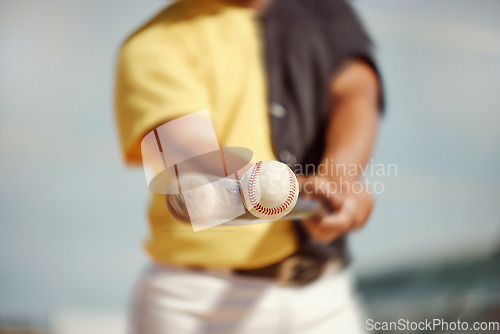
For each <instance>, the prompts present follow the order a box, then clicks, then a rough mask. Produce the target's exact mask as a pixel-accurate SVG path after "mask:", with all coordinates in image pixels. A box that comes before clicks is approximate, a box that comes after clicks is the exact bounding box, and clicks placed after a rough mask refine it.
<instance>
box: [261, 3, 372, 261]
mask: <svg viewBox="0 0 500 334" xmlns="http://www.w3.org/2000/svg"><path fill="white" fill-rule="evenodd" d="M262 24H263V29H264V37H265V58H266V65H267V71H268V83H269V98H270V101H269V102H270V113H271V129H272V141H273V145H274V150H275V153H276V156H277V157H278V158H279V159H280V160H281V161H282V162H284V163H287V164H288V165H289V166H290V167H291V168H292V169H294V170H295V171H296V172H303V173H304V172H306V165H308V164H315V165H317V164H319V163H320V159H321V157H322V156H323V152H324V149H325V132H326V126H327V124H328V109H329V103H330V102H331V101H330V96H329V89H330V84H331V81H332V78H333V77H334V76H335V74H336V73H337V72H338V71H339V70H340V69H341V67H342V66H343V65H344V64H345V63H346V62H347V61H348V60H351V59H362V60H364V61H366V62H367V63H368V64H370V65H371V66H372V67H373V68H374V69H375V70H376V67H375V62H374V60H373V56H372V43H371V41H370V38H369V37H368V35H367V34H366V32H365V30H364V28H363V26H362V25H361V23H360V21H359V20H358V18H357V17H356V15H355V13H354V11H353V9H352V8H351V7H350V5H349V4H347V3H346V2H344V1H341V0H274V1H272V2H271V4H270V6H269V8H268V10H267V11H266V13H265V14H264V15H263V17H262ZM377 73H378V71H377ZM295 225H296V229H297V231H298V235H299V238H300V244H301V251H302V252H306V253H312V254H314V255H315V256H319V257H332V256H340V257H343V258H345V257H346V252H345V238H340V239H337V240H336V241H334V242H333V243H331V244H330V245H318V244H316V243H313V242H312V241H311V240H309V237H308V236H307V234H306V233H305V232H304V231H303V228H302V226H301V224H299V223H296V224H295Z"/></svg>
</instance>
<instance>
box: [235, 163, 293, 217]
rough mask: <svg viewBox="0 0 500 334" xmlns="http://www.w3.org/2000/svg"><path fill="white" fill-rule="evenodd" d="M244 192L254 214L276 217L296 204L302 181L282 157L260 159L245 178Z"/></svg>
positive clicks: (282, 214)
mask: <svg viewBox="0 0 500 334" xmlns="http://www.w3.org/2000/svg"><path fill="white" fill-rule="evenodd" d="M241 192H242V194H243V198H244V203H245V206H246V208H247V210H248V211H249V212H250V213H251V214H252V215H254V216H256V217H258V218H261V219H268V220H275V219H279V218H282V217H284V216H286V215H287V214H288V213H290V211H292V209H293V208H294V207H295V203H297V198H298V197H299V183H298V181H297V177H296V176H295V174H294V173H293V171H292V170H291V169H290V167H288V166H287V165H285V164H283V163H281V162H278V161H259V162H258V163H256V164H255V165H254V166H252V167H251V168H250V169H249V170H248V171H246V172H245V174H244V175H243V177H242V178H241Z"/></svg>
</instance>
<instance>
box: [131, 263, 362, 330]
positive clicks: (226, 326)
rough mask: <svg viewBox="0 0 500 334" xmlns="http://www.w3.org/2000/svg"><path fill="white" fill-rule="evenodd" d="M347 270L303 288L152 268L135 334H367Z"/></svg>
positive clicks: (140, 288)
mask: <svg viewBox="0 0 500 334" xmlns="http://www.w3.org/2000/svg"><path fill="white" fill-rule="evenodd" d="M352 282H353V279H352V276H351V274H350V272H349V271H348V270H341V271H337V270H335V269H334V268H328V269H327V270H326V271H325V273H324V274H323V275H322V276H321V277H320V278H319V279H318V280H317V281H315V282H313V283H311V284H309V285H307V286H304V287H285V286H279V285H277V284H275V283H273V282H271V281H270V280H266V279H260V278H249V277H241V276H236V275H235V274H232V273H230V272H224V271H222V270H220V271H213V272H205V271H197V270H191V269H184V268H177V267H170V266H159V265H155V264H153V265H151V266H150V267H149V268H148V269H147V270H146V271H145V272H144V274H143V275H142V277H141V278H140V279H139V282H138V284H137V287H136V291H135V295H134V298H133V302H132V308H131V315H130V327H129V329H130V331H129V333H131V334H198V333H203V334H212V333H214V334H225V333H233V334H234V333H238V334H247V333H252V334H253V333H256V334H267V333H269V334H271V333H272V334H279V333H284V334H294V333H300V334H330V333H332V334H333V333H339V334H358V333H366V330H365V329H364V321H365V318H364V314H363V312H362V311H361V308H360V307H359V305H358V302H357V298H356V295H355V293H354V290H353V286H352Z"/></svg>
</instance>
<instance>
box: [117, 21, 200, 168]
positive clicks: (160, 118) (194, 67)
mask: <svg viewBox="0 0 500 334" xmlns="http://www.w3.org/2000/svg"><path fill="white" fill-rule="evenodd" d="M176 28H177V27H175V26H173V27H170V26H169V25H161V24H152V26H151V27H148V29H144V28H143V29H141V30H140V31H139V32H138V33H136V34H134V35H133V36H132V37H130V38H129V39H128V40H127V41H126V42H125V43H124V44H123V46H122V47H121V49H120V51H119V55H118V65H117V77H116V87H115V113H116V118H117V124H118V132H119V137H120V143H121V147H122V152H123V156H124V159H125V161H126V162H127V163H129V164H132V163H141V161H142V159H141V149H140V143H141V140H142V138H143V137H144V136H145V135H146V134H147V133H148V132H149V131H150V130H151V129H153V128H154V127H156V126H158V125H160V124H163V123H165V122H166V121H168V120H171V119H174V118H176V117H179V116H181V115H184V114H188V113H191V112H195V111H200V110H204V109H208V108H209V105H208V97H207V92H206V88H204V87H205V86H206V85H205V84H203V78H202V77H201V71H200V70H199V69H200V64H199V62H200V60H201V59H200V57H195V56H193V53H192V52H193V49H192V48H191V50H190V49H189V45H188V44H187V40H186V39H185V38H183V36H182V31H178V30H180V29H176Z"/></svg>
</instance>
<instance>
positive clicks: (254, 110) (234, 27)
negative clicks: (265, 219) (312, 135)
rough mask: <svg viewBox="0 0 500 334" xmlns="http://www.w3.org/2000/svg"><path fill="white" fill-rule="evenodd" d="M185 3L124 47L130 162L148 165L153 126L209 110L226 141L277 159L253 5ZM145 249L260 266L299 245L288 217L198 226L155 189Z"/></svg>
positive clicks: (120, 81)
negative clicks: (145, 155)
mask: <svg viewBox="0 0 500 334" xmlns="http://www.w3.org/2000/svg"><path fill="white" fill-rule="evenodd" d="M189 9H190V8H189V6H187V5H186V3H183V2H180V3H177V4H174V5H173V6H171V7H168V8H167V9H165V10H164V11H162V12H161V13H159V14H158V15H157V16H156V17H155V18H153V19H152V20H151V21H150V22H148V23H147V24H146V25H145V26H144V27H142V28H141V29H139V30H138V31H137V32H136V33H134V34H133V35H132V36H131V37H130V38H129V39H128V40H127V41H126V42H125V43H124V45H123V47H122V48H121V50H120V53H119V60H118V74H117V85H116V115H117V123H118V130H119V135H120V140H121V144H122V148H123V154H124V156H125V160H126V161H127V162H128V163H140V162H141V150H140V142H141V140H142V138H143V137H144V136H145V135H146V134H147V133H148V132H149V131H150V130H151V129H153V128H154V127H156V126H158V125H160V124H163V123H165V122H166V121H168V120H171V119H173V118H175V117H179V116H182V115H185V114H188V113H191V112H196V111H200V110H204V109H209V111H210V114H211V117H212V122H213V124H214V127H215V131H216V134H217V139H218V141H219V144H220V145H221V146H240V147H246V148H249V149H251V150H252V151H253V153H254V156H255V159H256V161H258V160H274V159H275V157H274V154H273V150H272V143H271V136H270V128H269V118H268V112H267V103H266V83H265V76H264V71H263V64H262V63H261V50H260V48H259V38H258V33H259V31H258V27H257V25H256V22H255V19H254V18H253V12H252V11H251V10H248V9H243V8H237V7H224V8H220V10H216V11H215V12H212V13H210V14H204V15H203V14H197V15H192V12H190V10H189ZM148 216H149V222H150V228H151V236H150V237H149V239H148V240H147V242H146V249H147V251H148V252H149V254H150V255H151V257H152V258H153V259H154V260H155V261H157V262H159V263H167V264H174V265H191V266H203V267H228V268H257V267H261V266H265V265H268V264H271V263H274V262H277V261H279V260H281V259H282V258H284V257H286V256H288V255H290V254H291V253H293V252H294V251H295V249H296V241H295V234H294V231H293V227H292V225H291V223H290V222H287V221H280V222H273V223H262V224H254V225H247V226H226V227H223V226H218V227H213V228H210V229H207V230H203V231H199V232H193V230H192V227H191V225H189V224H185V223H181V222H178V221H176V220H174V219H173V218H172V217H171V215H170V214H169V212H168V210H167V208H166V204H165V196H164V195H159V194H152V199H151V204H150V206H149V215H148Z"/></svg>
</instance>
